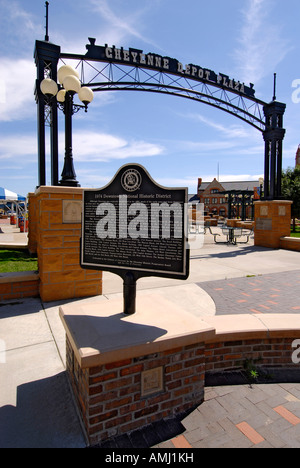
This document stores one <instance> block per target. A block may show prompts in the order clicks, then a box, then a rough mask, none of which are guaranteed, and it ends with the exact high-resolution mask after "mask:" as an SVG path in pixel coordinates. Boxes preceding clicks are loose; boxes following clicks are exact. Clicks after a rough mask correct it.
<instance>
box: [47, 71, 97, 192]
mask: <svg viewBox="0 0 300 468" xmlns="http://www.w3.org/2000/svg"><path fill="white" fill-rule="evenodd" d="M57 79H58V81H59V83H60V84H59V85H58V84H57V83H56V82H55V81H54V80H52V79H51V78H45V79H44V80H42V82H41V84H40V88H41V91H42V93H43V94H44V95H45V97H46V99H47V100H48V103H49V104H50V103H51V105H54V104H53V101H54V98H55V97H56V100H57V103H58V107H59V108H60V109H62V110H63V112H64V114H65V159H64V168H63V171H62V175H61V180H60V182H59V184H60V185H64V186H70V187H79V186H80V185H79V183H78V182H77V180H76V173H75V170H74V164H73V150H72V115H73V114H74V113H75V112H78V111H79V110H80V109H82V108H84V109H85V112H87V108H88V105H89V104H90V103H91V102H92V100H93V98H94V93H93V91H92V90H91V89H90V88H88V87H87V86H81V82H80V80H79V75H78V73H77V71H76V70H74V69H73V68H72V67H70V66H69V65H63V66H62V67H61V68H60V69H59V70H58V72H57ZM75 94H78V97H79V99H80V101H81V102H82V103H83V104H84V105H83V106H81V105H77V104H74V103H73V97H74V95H75Z"/></svg>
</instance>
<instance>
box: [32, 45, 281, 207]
mask: <svg viewBox="0 0 300 468" xmlns="http://www.w3.org/2000/svg"><path fill="white" fill-rule="evenodd" d="M86 48H87V53H86V54H85V55H77V54H68V53H62V52H61V50H60V47H59V46H57V45H54V44H51V43H49V42H48V41H36V47H35V61H36V66H37V80H36V89H35V95H36V102H37V105H38V146H39V185H45V181H46V168H45V125H46V123H47V121H48V123H49V125H50V128H51V182H52V185H59V183H58V124H57V103H56V102H53V103H52V105H51V106H50V107H49V106H47V105H46V103H45V100H44V96H43V94H42V93H41V91H40V82H41V81H42V80H43V79H44V78H45V76H47V77H51V78H52V79H53V80H55V81H56V79H57V68H58V62H59V60H62V61H64V60H67V59H68V60H74V67H75V68H77V69H78V70H79V72H80V74H81V81H82V83H84V86H89V87H91V89H93V91H94V92H107V91H138V92H151V93H160V94H167V95H171V96H177V97H183V98H185V99H190V100H193V101H196V102H201V103H203V104H207V105H209V106H212V107H214V108H217V109H219V110H222V111H224V112H227V113H229V114H231V115H233V116H234V117H237V118H239V119H241V120H242V121H244V122H246V123H247V124H249V125H251V126H252V127H254V128H255V129H257V130H258V131H260V132H261V133H262V134H263V137H264V140H265V161H264V165H265V182H264V198H265V199H269V200H274V199H278V198H280V197H281V172H282V142H283V139H284V135H285V130H284V129H283V115H284V112H285V108H286V105H285V104H283V103H280V102H277V101H276V98H275V97H274V99H273V101H272V102H271V103H269V104H267V103H266V102H263V101H261V100H259V99H257V98H255V90H254V89H253V86H254V85H252V84H250V86H245V84H244V83H241V82H239V81H236V80H234V79H230V78H229V77H228V76H227V75H224V74H221V73H219V74H216V73H215V72H213V71H212V70H209V69H206V68H202V67H200V66H197V65H194V64H188V65H185V67H184V66H183V65H182V63H180V62H179V61H178V60H176V59H173V58H170V57H162V56H160V55H157V54H153V53H149V54H144V53H143V51H142V50H139V49H132V48H130V49H128V50H126V49H124V48H120V49H118V48H116V47H115V46H113V47H109V46H108V45H105V46H97V45H96V40H95V39H93V38H89V44H88V45H87V46H86ZM274 94H275V93H274ZM54 101H55V100H54Z"/></svg>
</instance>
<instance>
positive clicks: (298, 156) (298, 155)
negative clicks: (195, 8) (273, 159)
mask: <svg viewBox="0 0 300 468" xmlns="http://www.w3.org/2000/svg"><path fill="white" fill-rule="evenodd" d="M297 166H299V167H300V145H299V146H298V150H297V153H296V165H295V167H297Z"/></svg>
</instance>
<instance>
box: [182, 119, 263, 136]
mask: <svg viewBox="0 0 300 468" xmlns="http://www.w3.org/2000/svg"><path fill="white" fill-rule="evenodd" d="M185 117H188V118H191V119H193V120H195V121H198V122H201V123H204V124H205V125H207V126H208V127H210V128H213V129H214V130H217V131H218V132H220V133H222V134H223V135H224V136H225V137H226V138H232V139H235V138H249V137H251V138H252V136H253V135H254V132H255V134H257V131H256V130H253V129H252V128H246V127H245V126H242V125H223V124H221V123H219V122H217V121H216V120H211V119H209V118H207V117H204V116H203V115H201V114H186V115H185Z"/></svg>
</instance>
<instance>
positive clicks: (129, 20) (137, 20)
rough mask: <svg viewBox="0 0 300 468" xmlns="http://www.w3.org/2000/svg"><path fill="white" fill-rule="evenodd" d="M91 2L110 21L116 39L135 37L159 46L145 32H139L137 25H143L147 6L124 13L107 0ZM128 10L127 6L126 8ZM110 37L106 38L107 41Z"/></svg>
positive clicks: (93, 0)
mask: <svg viewBox="0 0 300 468" xmlns="http://www.w3.org/2000/svg"><path fill="white" fill-rule="evenodd" d="M90 4H91V5H92V6H93V8H94V11H95V12H97V13H99V14H100V15H101V16H102V18H103V19H104V20H105V21H106V22H107V23H108V25H109V29H110V31H111V33H110V35H111V34H113V36H114V38H115V39H118V41H114V42H113V43H115V42H119V41H122V39H124V38H126V37H130V36H132V37H135V38H137V39H139V40H142V41H143V42H146V43H148V44H151V45H152V46H155V47H157V45H156V44H155V43H154V42H153V41H152V40H151V39H149V38H147V37H146V36H145V35H144V34H142V33H141V32H139V30H138V27H137V25H139V26H140V27H141V24H142V21H141V16H142V15H143V13H144V11H145V8H144V7H142V8H141V7H140V8H136V9H135V10H134V12H133V10H131V11H130V14H124V10H123V12H122V13H121V12H120V11H119V10H115V11H116V12H114V11H113V8H112V7H111V6H110V5H109V4H108V2H107V0H90ZM125 11H126V8H125ZM107 41H108V38H106V42H107Z"/></svg>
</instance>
